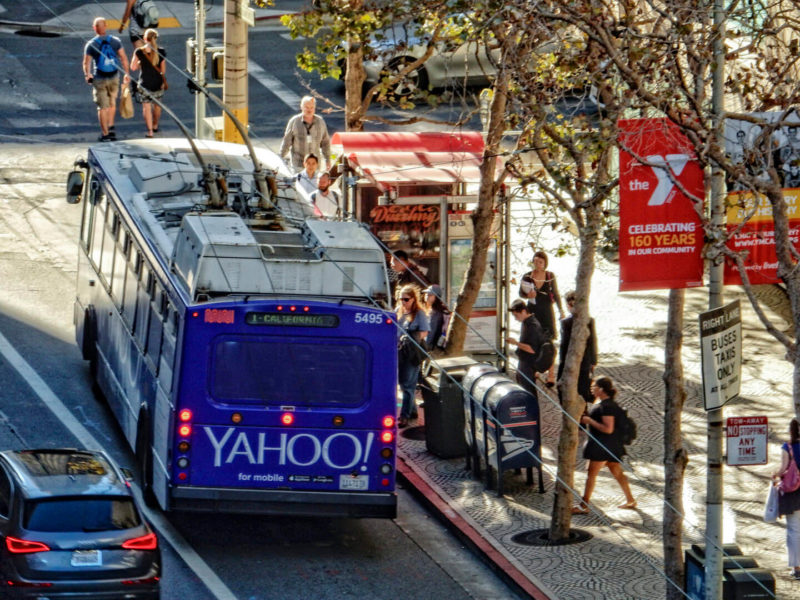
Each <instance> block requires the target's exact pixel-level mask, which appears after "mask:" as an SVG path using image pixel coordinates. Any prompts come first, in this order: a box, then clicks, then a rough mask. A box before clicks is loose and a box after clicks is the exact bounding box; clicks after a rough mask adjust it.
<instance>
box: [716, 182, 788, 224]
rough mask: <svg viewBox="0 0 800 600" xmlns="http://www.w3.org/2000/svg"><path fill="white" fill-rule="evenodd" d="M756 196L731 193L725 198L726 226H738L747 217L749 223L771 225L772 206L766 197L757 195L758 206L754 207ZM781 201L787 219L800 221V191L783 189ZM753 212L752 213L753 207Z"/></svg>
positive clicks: (745, 193)
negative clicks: (782, 201) (782, 200)
mask: <svg viewBox="0 0 800 600" xmlns="http://www.w3.org/2000/svg"><path fill="white" fill-rule="evenodd" d="M755 198H756V195H755V194H753V192H732V193H730V194H728V197H727V205H728V208H727V211H726V216H727V222H728V225H738V224H739V223H741V222H742V221H744V220H745V219H746V218H747V217H748V216H749V215H751V214H752V216H751V217H750V221H748V222H749V223H753V224H756V223H771V222H772V206H770V203H769V202H768V201H767V198H766V196H763V195H761V194H759V195H758V206H756V200H755ZM783 199H784V200H785V201H786V214H787V216H788V217H789V219H800V189H795V188H792V189H784V190H783ZM754 206H755V207H756V208H755V212H753V207H754Z"/></svg>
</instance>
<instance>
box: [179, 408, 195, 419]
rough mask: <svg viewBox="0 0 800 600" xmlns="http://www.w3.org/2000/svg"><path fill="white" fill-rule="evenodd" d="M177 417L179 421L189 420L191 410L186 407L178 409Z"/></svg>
mask: <svg viewBox="0 0 800 600" xmlns="http://www.w3.org/2000/svg"><path fill="white" fill-rule="evenodd" d="M178 418H179V419H180V420H181V421H184V422H186V421H191V420H192V411H190V410H189V409H188V408H184V409H183V410H182V411H180V412H179V413H178Z"/></svg>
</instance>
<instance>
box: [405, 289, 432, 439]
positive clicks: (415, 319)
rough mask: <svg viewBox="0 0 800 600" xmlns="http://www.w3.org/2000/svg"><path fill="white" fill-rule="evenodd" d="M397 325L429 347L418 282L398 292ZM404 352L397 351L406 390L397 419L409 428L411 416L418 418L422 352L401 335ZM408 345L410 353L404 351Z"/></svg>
mask: <svg viewBox="0 0 800 600" xmlns="http://www.w3.org/2000/svg"><path fill="white" fill-rule="evenodd" d="M397 299H398V303H397V324H398V325H400V328H401V330H402V334H403V335H404V336H408V337H409V338H413V340H414V341H415V342H416V343H417V344H419V346H421V347H422V348H425V337H426V336H427V335H428V330H429V329H430V325H429V324H428V314H427V312H426V311H425V308H424V307H423V306H422V303H421V302H420V299H419V288H417V286H415V285H404V286H403V287H402V288H400V292H399V293H398V295H397ZM400 345H401V351H399V352H398V353H397V382H398V384H400V390H401V391H402V393H403V405H402V407H401V408H400V418H398V419H397V426H398V427H406V426H407V425H408V421H409V419H416V418H417V405H416V404H415V402H414V393H415V392H416V389H417V379H418V378H419V365H420V363H421V360H418V359H419V358H421V354H422V353H421V352H420V351H419V346H417V345H416V344H414V342H412V341H411V340H410V339H409V340H405V341H404V340H403V339H402V337H401V342H400ZM403 345H405V346H406V348H407V349H408V351H407V352H404V351H402V346H403Z"/></svg>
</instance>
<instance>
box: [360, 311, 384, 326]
mask: <svg viewBox="0 0 800 600" xmlns="http://www.w3.org/2000/svg"><path fill="white" fill-rule="evenodd" d="M356 323H366V324H368V325H378V324H380V323H383V315H382V314H381V313H366V312H357V313H356Z"/></svg>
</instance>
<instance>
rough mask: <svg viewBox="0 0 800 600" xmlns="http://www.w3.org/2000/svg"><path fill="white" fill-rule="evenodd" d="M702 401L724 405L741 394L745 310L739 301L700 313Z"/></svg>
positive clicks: (711, 406)
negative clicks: (743, 315)
mask: <svg viewBox="0 0 800 600" xmlns="http://www.w3.org/2000/svg"><path fill="white" fill-rule="evenodd" d="M700 347H701V349H702V354H701V360H702V364H703V402H704V405H705V409H706V410H715V409H717V408H722V407H723V406H724V405H725V404H726V403H727V402H728V401H729V400H732V399H733V398H736V397H737V396H738V395H739V387H740V385H741V371H742V310H741V307H740V305H739V301H738V300H736V301H734V302H731V303H730V304H728V305H726V306H722V307H720V308H714V309H711V310H709V311H706V312H704V313H700Z"/></svg>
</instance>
